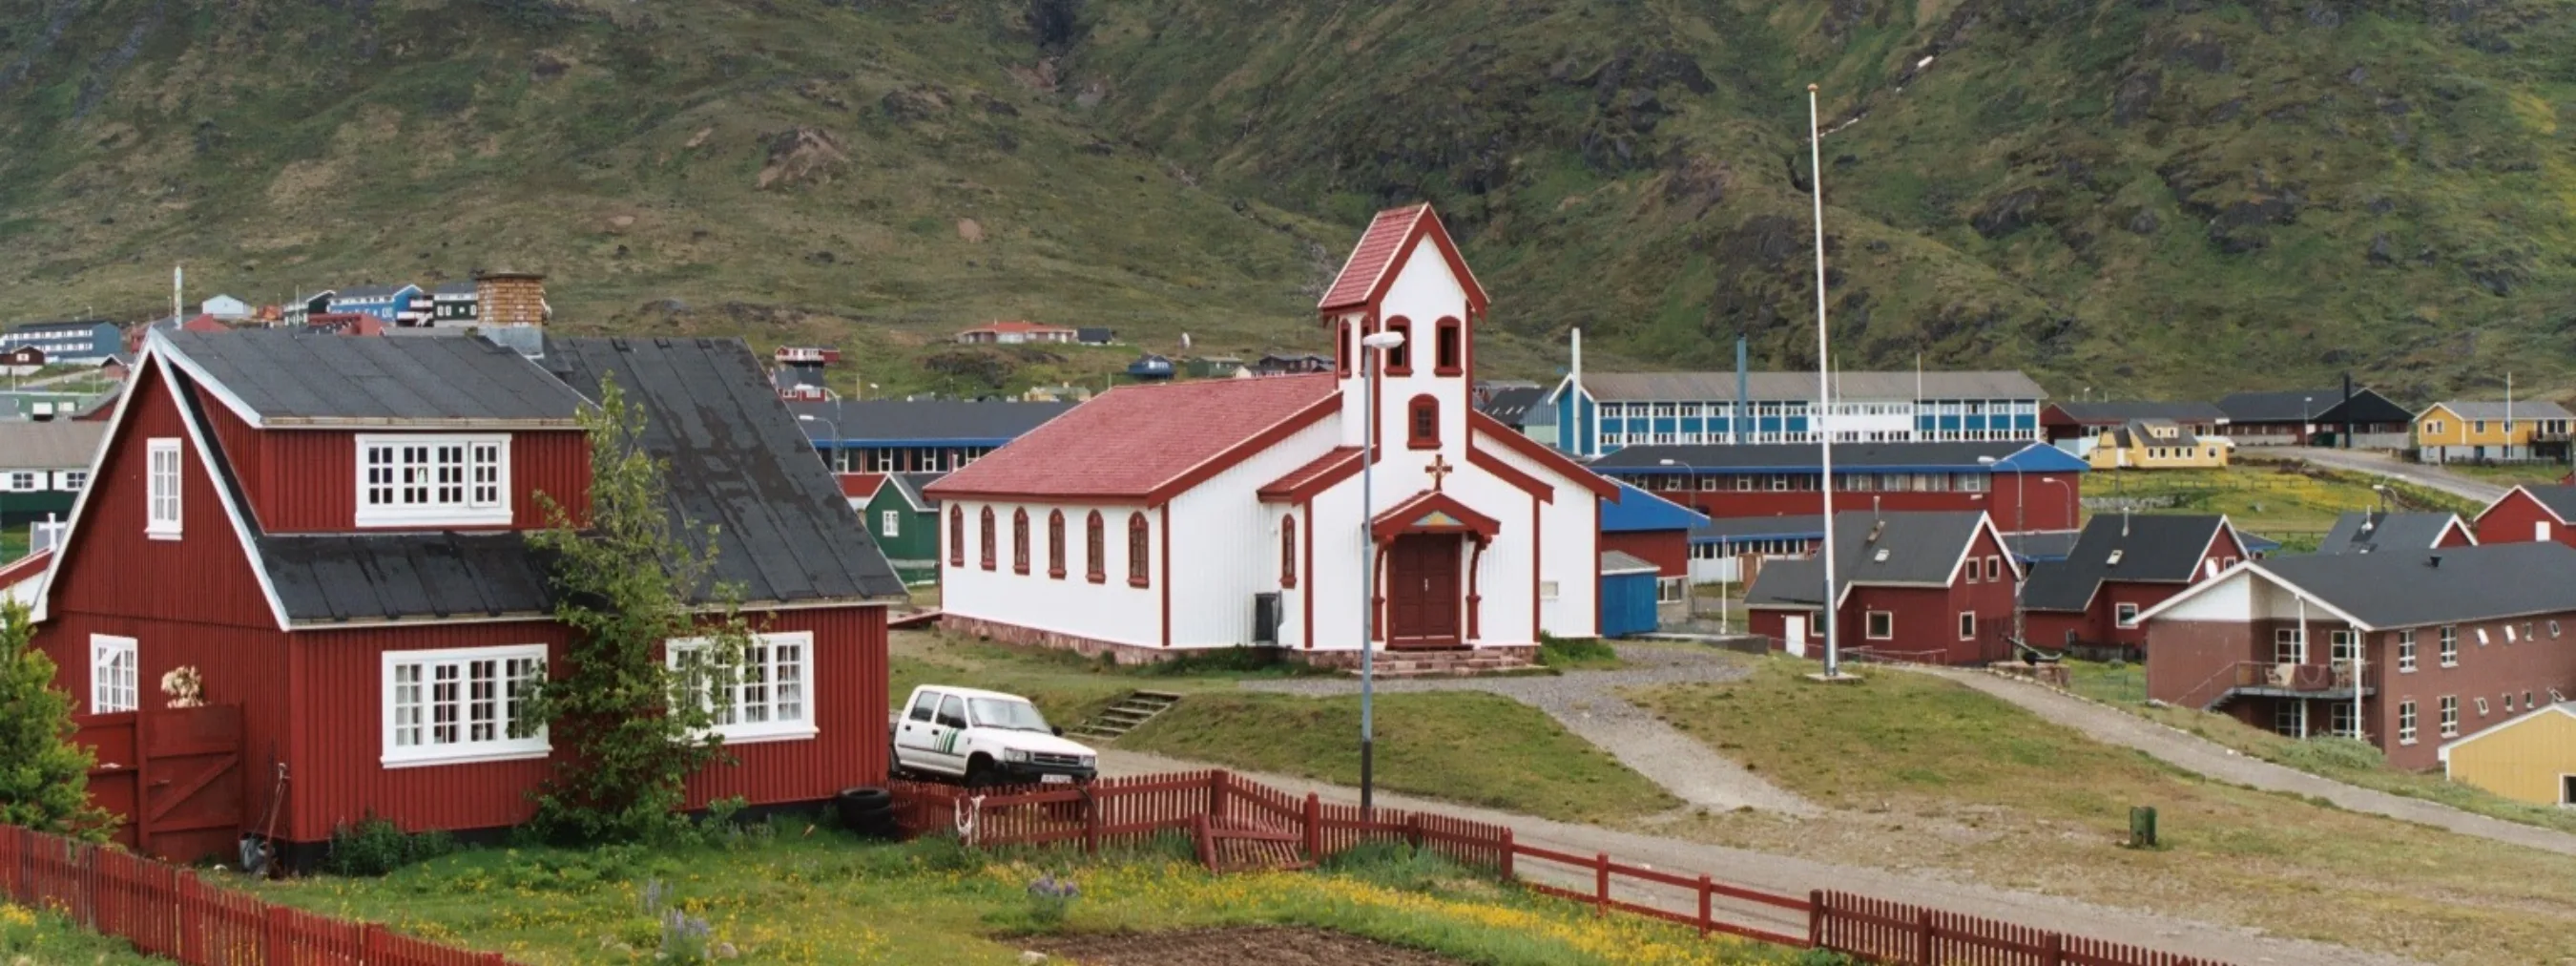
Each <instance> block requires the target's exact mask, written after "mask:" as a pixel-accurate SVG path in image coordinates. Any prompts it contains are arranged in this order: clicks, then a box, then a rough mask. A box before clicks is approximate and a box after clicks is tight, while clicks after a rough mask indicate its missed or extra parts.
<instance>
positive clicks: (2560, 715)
mask: <svg viewBox="0 0 2576 966" xmlns="http://www.w3.org/2000/svg"><path fill="white" fill-rule="evenodd" d="M2553 696H2554V693H2553ZM2442 770H2443V771H2444V772H2445V773H2447V774H2449V775H2450V777H2451V780H2452V781H2455V782H2459V783H2461V784H2464V785H2474V786H2476V787H2478V788H2483V789H2486V790H2487V791H2490V792H2494V793H2496V794H2498V795H2502V796H2504V797H2506V798H2510V799H2513V800H2514V801H2517V802H2529V803H2531V804H2534V805H2576V704H2570V703H2569V702H2565V701H2559V702H2555V703H2553V704H2551V705H2549V706H2548V707H2545V708H2542V709H2540V710H2538V711H2532V712H2528V713H2525V714H2524V715H2523V716H2522V717H2519V718H2515V719H2513V720H2511V721H2507V722H2505V723H2503V724H2499V725H2497V726H2495V727H2493V728H2488V729H2486V730H2484V731H2480V732H2478V733H2477V734H2473V735H2470V736H2468V737H2466V738H2462V739H2460V740H2458V741H2454V742H2451V743H2450V744H2447V745H2443V746H2442Z"/></svg>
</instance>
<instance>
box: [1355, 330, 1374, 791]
mask: <svg viewBox="0 0 2576 966" xmlns="http://www.w3.org/2000/svg"><path fill="white" fill-rule="evenodd" d="M1359 353H1360V411H1361V414H1362V415H1361V417H1360V418H1362V419H1366V420H1368V423H1367V425H1365V426H1363V427H1362V428H1361V429H1360V819H1361V820H1362V821H1366V820H1368V819H1370V818H1374V817H1375V816H1376V812H1375V810H1374V806H1375V805H1376V801H1375V797H1376V796H1375V794H1374V793H1375V792H1376V787H1375V786H1376V782H1375V781H1373V780H1372V779H1374V778H1376V777H1377V776H1376V775H1375V774H1374V773H1373V769H1372V766H1373V765H1374V764H1375V762H1374V761H1373V760H1372V759H1374V758H1375V757H1376V753H1377V722H1376V721H1375V720H1374V716H1373V712H1374V711H1375V710H1376V709H1374V708H1373V707H1371V705H1372V704H1374V703H1375V702H1374V701H1373V700H1372V699H1373V698H1374V697H1375V696H1376V695H1375V694H1374V692H1375V691H1376V683H1377V680H1376V678H1377V668H1376V662H1375V660H1374V658H1373V654H1374V653H1375V652H1376V650H1377V534H1376V533H1373V532H1371V528H1370V526H1369V524H1370V522H1371V521H1370V518H1371V517H1374V516H1376V515H1377V504H1376V500H1377V494H1376V491H1375V487H1376V481H1375V480H1373V479H1372V477H1374V476H1376V474H1375V473H1374V472H1372V470H1373V469H1374V468H1375V464H1376V463H1377V385H1376V383H1377V380H1375V379H1373V378H1370V376H1371V375H1372V374H1373V371H1374V370H1373V369H1372V367H1371V366H1370V364H1369V363H1370V362H1371V361H1372V360H1373V359H1374V358H1375V357H1376V356H1377V352H1376V350H1373V349H1370V348H1369V347H1368V340H1367V339H1365V338H1363V339H1361V340H1360V345H1359Z"/></svg>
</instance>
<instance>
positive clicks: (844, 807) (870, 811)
mask: <svg viewBox="0 0 2576 966" xmlns="http://www.w3.org/2000/svg"><path fill="white" fill-rule="evenodd" d="M833 804H834V805H835V806H837V807H838V808H839V810H840V813H841V827H843V828H846V829H849V830H850V831H852V832H856V833H858V834H859V835H861V836H864V837H867V838H872V839H886V840H889V841H890V840H893V839H898V838H901V837H903V828H902V826H901V825H899V824H897V823H896V822H895V817H894V793H893V792H890V791H887V790H885V789H882V788H851V789H845V790H843V791H842V792H841V794H840V796H839V797H838V798H837V799H836V800H835V801H834V803H833Z"/></svg>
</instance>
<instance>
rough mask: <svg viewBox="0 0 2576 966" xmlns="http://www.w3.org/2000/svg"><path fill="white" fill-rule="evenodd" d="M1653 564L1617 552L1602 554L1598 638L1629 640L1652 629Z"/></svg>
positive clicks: (1653, 621)
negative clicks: (1625, 638)
mask: <svg viewBox="0 0 2576 966" xmlns="http://www.w3.org/2000/svg"><path fill="white" fill-rule="evenodd" d="M1658 573H1660V571H1658V570H1657V569H1656V568H1655V565H1654V564H1651V563H1648V562H1646V561H1644V560H1641V559H1639V558H1637V557H1635V556H1631V555H1629V554H1625V553H1621V552H1619V551H1616V550H1611V551H1606V552H1604V553H1602V555H1601V636H1603V637H1628V636H1631V635H1635V634H1643V633H1646V632H1648V631H1652V630H1654V629H1655V627H1656V626H1657V625H1656V622H1655V577H1656V575H1657V574H1658Z"/></svg>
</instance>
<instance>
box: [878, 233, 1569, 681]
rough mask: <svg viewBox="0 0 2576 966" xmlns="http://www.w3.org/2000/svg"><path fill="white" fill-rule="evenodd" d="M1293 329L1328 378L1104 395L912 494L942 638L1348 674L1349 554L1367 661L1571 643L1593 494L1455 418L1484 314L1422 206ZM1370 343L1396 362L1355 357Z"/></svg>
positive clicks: (1474, 415)
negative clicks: (1371, 625)
mask: <svg viewBox="0 0 2576 966" xmlns="http://www.w3.org/2000/svg"><path fill="white" fill-rule="evenodd" d="M1317 308H1318V310H1319V312H1320V314H1321V317H1322V323H1323V324H1324V325H1325V326H1327V327H1328V328H1330V329H1331V330H1332V331H1333V332H1334V333H1335V338H1334V349H1333V357H1334V362H1335V368H1336V371H1334V372H1332V373H1317V374H1311V375H1288V376H1271V377H1265V378H1255V379H1223V380H1208V381H1200V382H1177V383H1168V384H1161V385H1138V386H1124V387H1120V388H1118V389H1115V390H1112V391H1110V392H1108V393H1105V394H1103V395H1101V396H1099V397H1097V398H1095V399H1093V400H1091V401H1090V402H1087V403H1084V404H1082V405H1081V406H1079V407H1076V408H1075V409H1073V410H1072V411H1070V412H1067V413H1066V414H1064V415H1063V416H1059V417H1057V418H1056V419H1055V420H1053V421H1051V422H1048V423H1047V424H1045V425H1043V426H1040V427H1038V428H1037V429H1036V430H1034V431H1032V432H1030V433H1028V434H1027V435H1024V436H1022V437H1020V438H1019V439H1017V440H1015V441H1013V442H1012V443H1011V444H1010V445H1007V446H1004V447H1002V448H1001V449H999V450H996V451H994V452H993V453H992V454H991V455H988V456H986V457H984V458H982V459H980V460H977V461H975V462H974V463H972V464H970V465H968V466H966V467H965V468H963V469H960V470H958V471H957V472H954V473H951V474H949V475H948V476H947V477H946V478H945V479H942V480H940V481H939V482H937V483H934V484H932V485H931V486H930V487H929V488H928V489H927V491H926V492H927V493H928V494H929V495H931V496H934V497H937V498H938V499H939V501H940V502H941V505H942V509H941V513H942V515H943V517H944V519H943V520H942V521H941V522H942V526H943V527H944V529H945V532H944V533H943V534H942V536H943V538H944V539H943V541H942V543H943V547H942V554H941V561H940V564H941V570H940V587H941V603H942V608H943V610H944V616H943V623H944V625H945V626H947V627H948V628H950V629H952V630H957V631H961V632H964V633H970V634H978V635H982V636H986V637H990V638H993V639H996V640H1003V641H1010V642H1015V643H1023V644H1043V645H1048V646H1055V647H1066V648H1073V649H1077V650H1080V651H1082V652H1084V653H1086V654H1101V653H1107V654H1112V655H1115V656H1116V657H1117V659H1118V660H1120V661H1125V662H1141V661H1151V660H1158V659H1160V658H1162V657H1164V656H1168V655H1169V654H1171V653H1173V652H1177V651H1182V650H1186V649H1194V648H1219V647H1233V646H1240V645H1248V644H1265V645H1277V646H1279V647H1283V648H1289V649H1293V650H1296V651H1300V652H1304V653H1303V654H1302V655H1301V656H1302V657H1304V658H1305V659H1307V660H1311V661H1315V662H1318V663H1328V664H1350V663H1354V662H1356V661H1357V659H1358V654H1359V647H1360V640H1361V636H1362V633H1363V630H1362V627H1363V618H1362V610H1361V608H1362V595H1361V581H1362V577H1361V566H1362V564H1361V553H1362V552H1363V548H1366V552H1368V553H1370V554H1372V555H1374V559H1375V562H1376V567H1377V576H1378V580H1377V587H1376V588H1375V593H1374V594H1373V595H1370V601H1371V606H1374V607H1375V608H1376V609H1377V622H1376V628H1377V640H1376V644H1377V647H1379V648H1380V649H1383V650H1395V651H1422V652H1446V653H1447V654H1449V655H1479V656H1482V655H1490V654H1494V653H1496V652H1499V653H1501V654H1503V655H1508V656H1513V657H1523V658H1526V657H1529V656H1532V655H1533V654H1534V652H1535V649H1536V647H1537V643H1538V639H1539V635H1540V634H1542V633H1545V634H1551V635H1556V636H1559V637H1591V636H1594V634H1595V629H1596V628H1597V627H1598V620H1599V613H1598V609H1597V608H1598V607H1599V602H1598V593H1599V579H1598V576H1599V572H1600V567H1599V563H1598V560H1599V556H1598V547H1597V546H1596V543H1597V539H1596V538H1597V535H1598V534H1599V532H1600V530H1599V519H1598V517H1599V512H1600V510H1599V508H1600V501H1601V499H1603V498H1609V499H1616V497H1617V491H1616V488H1615V487H1614V486H1613V485H1612V484H1611V483H1610V482H1609V481H1608V480H1605V479H1603V478H1601V477H1600V476H1598V475H1596V474H1594V473H1592V472H1591V471H1590V470H1587V469H1585V468H1584V467H1583V466H1581V465H1580V464H1577V463H1575V462H1573V461H1572V460H1571V459H1568V458H1567V457H1565V456H1564V455H1562V454H1559V453H1557V452H1556V451H1554V450H1552V449H1549V448H1547V447H1545V446H1543V445H1540V444H1538V443H1536V442H1533V441H1531V440H1530V439H1528V438H1527V437H1524V436H1522V435H1521V434H1519V433H1516V432H1513V431H1512V430H1511V429H1510V428H1508V427H1506V426H1504V425H1502V424H1500V423H1498V422H1495V421H1494V420H1492V419H1491V418H1490V417H1487V416H1485V415H1483V414H1481V413H1478V412H1476V411H1475V410H1474V407H1473V406H1472V405H1470V402H1469V389H1470V387H1471V386H1472V385H1473V384H1474V381H1475V375H1476V330H1477V326H1478V325H1480V324H1481V323H1483V322H1484V320H1485V318H1486V311H1487V306H1486V296H1485V290H1484V288H1483V287H1481V286H1479V285H1478V284H1477V283H1476V277H1475V275H1474V274H1473V273H1472V272H1470V271H1468V269H1467V264H1466V262H1465V261H1464V260H1462V259H1461V258H1460V257H1459V254H1458V248H1457V245H1456V244H1455V243H1454V242H1452V241H1451V240H1450V238H1449V233H1448V231H1447V229H1445V228H1443V227H1442V226H1441V223H1440V218H1439V216H1438V215H1436V214H1434V213H1433V212H1432V210H1431V206H1429V205H1415V206H1411V207H1407V208H1399V209H1393V210H1389V211H1384V212H1380V213H1378V215H1377V217H1376V218H1375V219H1373V220H1372V221H1371V222H1370V223H1369V227H1368V230H1367V231H1366V232H1365V233H1363V234H1362V235H1361V236H1360V241H1359V245H1358V247H1357V248H1355V249H1353V250H1352V252H1351V255H1350V259H1349V260H1348V261H1347V262H1345V263H1344V264H1343V266H1342V271H1341V274H1340V275H1339V276H1338V277H1337V278H1336V279H1335V280H1334V282H1333V285H1332V287H1331V289H1330V290H1328V291H1327V292H1326V293H1325V295H1324V299H1323V302H1322V303H1321V304H1320V305H1319V306H1318V307H1317ZM1379 333H1393V334H1396V335H1399V336H1402V342H1401V344H1399V345H1396V346H1393V347H1388V348H1367V347H1363V345H1362V343H1361V340H1362V339H1364V338H1367V337H1368V336H1371V335H1375V334H1379ZM1377 341H1378V342H1380V343H1384V342H1386V341H1388V340H1385V339H1380V340H1377ZM1363 352H1376V353H1378V354H1379V355H1378V356H1377V362H1375V363H1372V364H1368V365H1363V361H1364V360H1362V359H1361V358H1360V354H1361V353H1363ZM1370 377H1373V381H1374V384H1375V390H1374V394H1373V397H1374V405H1373V406H1372V405H1371V402H1370V399H1371V396H1372V394H1371V393H1369V392H1365V391H1363V390H1364V388H1365V387H1364V385H1363V380H1364V379H1368V378H1370ZM1363 434H1373V435H1374V437H1375V441H1376V446H1377V450H1376V452H1377V459H1376V468H1375V472H1373V473H1372V474H1369V475H1370V477H1372V478H1373V479H1372V483H1371V489H1372V490H1373V499H1371V500H1370V505H1371V506H1373V507H1374V508H1375V512H1374V513H1371V514H1368V515H1367V516H1366V517H1365V518H1364V517H1363V512H1362V509H1361V507H1362V497H1361V487H1362V474H1361V473H1360V462H1361V457H1362V453H1363V452H1364V450H1363V446H1364V445H1366V444H1367V443H1368V442H1369V440H1368V438H1367V437H1366V436H1364V435H1363ZM1409 656H1421V657H1426V658H1429V657H1434V655H1429V654H1425V655H1409Z"/></svg>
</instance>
